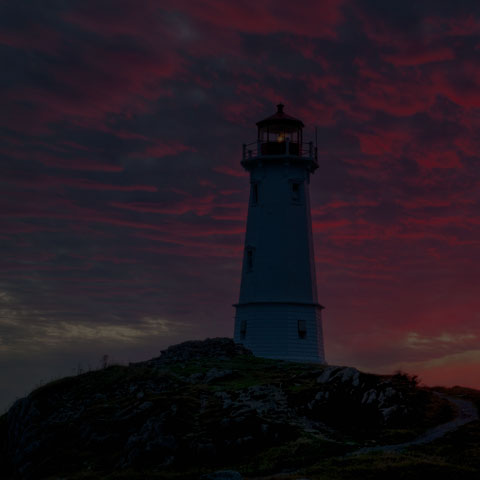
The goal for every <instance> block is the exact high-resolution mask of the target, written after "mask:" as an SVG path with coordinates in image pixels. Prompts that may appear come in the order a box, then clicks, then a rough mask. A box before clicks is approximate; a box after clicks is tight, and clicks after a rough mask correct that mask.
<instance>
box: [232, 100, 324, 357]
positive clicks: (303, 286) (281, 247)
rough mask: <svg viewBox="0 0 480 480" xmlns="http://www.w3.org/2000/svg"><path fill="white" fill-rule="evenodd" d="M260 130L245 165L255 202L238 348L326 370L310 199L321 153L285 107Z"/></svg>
mask: <svg viewBox="0 0 480 480" xmlns="http://www.w3.org/2000/svg"><path fill="white" fill-rule="evenodd" d="M257 127H258V135H257V140H256V141H255V142H253V143H250V144H247V145H245V144H244V145H243V158H242V162H241V164H242V166H243V168H245V170H247V171H248V172H249V174H250V197H249V203H248V218H247V229H246V234H245V248H244V254H243V265H242V278H241V286H240V298H239V301H238V303H237V304H236V305H234V306H235V308H236V314H235V331H234V340H235V342H236V343H241V344H243V345H245V346H246V347H247V348H249V349H250V350H252V352H253V353H254V355H256V356H259V357H265V358H274V359H282V360H290V361H297V362H316V363H324V362H325V355H324V347H323V331H322V309H323V307H322V305H320V304H319V303H318V298H317V285H316V276H315V259H314V252H313V236H312V219H311V213H310V195H309V185H310V176H311V175H312V174H313V173H314V172H315V170H316V169H317V168H318V164H317V151H316V148H314V146H313V143H312V142H310V143H303V128H304V124H303V122H302V121H301V120H298V119H296V118H294V117H291V116H290V115H287V114H286V113H285V112H284V105H282V104H279V105H277V112H276V113H275V114H274V115H272V116H270V117H268V118H266V119H264V120H261V121H259V122H257Z"/></svg>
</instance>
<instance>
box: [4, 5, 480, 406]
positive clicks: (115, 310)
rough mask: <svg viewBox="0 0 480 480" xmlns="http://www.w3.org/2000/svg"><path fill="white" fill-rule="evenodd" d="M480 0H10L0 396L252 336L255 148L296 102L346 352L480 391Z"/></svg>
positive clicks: (358, 363) (324, 281)
mask: <svg viewBox="0 0 480 480" xmlns="http://www.w3.org/2000/svg"><path fill="white" fill-rule="evenodd" d="M479 55H480V5H479V3H478V2H477V1H463V2H452V1H450V0H448V1H447V0H424V1H405V0H403V1H397V0H389V1H388V2H385V1H373V0H350V1H343V0H325V1H322V2H319V1H314V0H309V1H302V2H291V1H285V0H275V1H273V0H257V1H255V2H253V1H251V2H247V1H242V0H236V1H225V0H203V1H200V0H199V1H191V0H176V1H175V2H173V1H172V2H170V1H158V0H157V1H153V0H143V1H141V2H138V1H133V0H115V1H113V0H102V1H98V0H95V1H93V0H43V1H42V2H38V1H34V0H21V1H17V2H11V1H6V0H3V1H0V59H1V65H2V67H1V73H0V105H1V108H0V132H1V133H0V138H1V141H0V189H1V193H0V410H2V409H3V410H4V409H5V408H7V407H8V406H9V405H10V404H11V403H12V402H13V401H14V400H15V398H18V397H21V396H23V395H25V394H27V393H28V392H29V391H30V390H31V389H32V388H34V387H35V386H38V385H41V384H42V383H45V382H47V381H49V380H52V379H54V378H58V377H61V376H64V375H72V374H75V373H78V372H79V371H84V370H88V369H95V368H98V367H99V365H100V363H101V358H102V356H103V355H109V361H110V362H119V363H126V362H129V361H139V360H145V359H148V358H151V357H154V356H157V355H158V354H159V352H160V350H162V349H164V348H166V347H167V346H168V345H171V344H175V343H178V342H181V341H184V340H189V339H203V338H206V337H215V336H230V337H231V336H232V335H233V318H234V308H233V307H232V304H234V303H236V302H237V300H238V294H239V287H240V273H241V262H242V254H243V242H244V235H245V222H246V214H247V203H248V190H249V179H248V175H247V174H246V172H245V171H244V170H243V169H242V167H241V165H240V160H241V154H242V144H243V143H250V142H252V141H254V140H255V138H256V126H255V122H257V121H258V120H260V119H263V118H265V117H267V116H269V115H271V114H273V113H274V112H275V105H276V104H277V103H279V102H282V103H284V104H285V111H286V113H288V114H290V115H293V116H295V117H297V118H300V119H301V120H302V121H303V122H304V123H305V125H306V127H305V131H304V139H306V140H308V139H309V138H310V139H313V137H314V129H315V127H317V131H318V152H319V168H318V170H317V171H316V173H315V175H314V176H313V177H312V181H311V191H310V194H311V201H312V220H313V230H314V248H315V258H316V269H317V281H318V295H319V302H320V303H321V304H322V305H324V306H325V307H326V309H325V310H324V312H323V313H324V333H325V350H326V356H327V361H328V362H329V363H330V364H339V365H352V366H355V367H357V368H360V369H363V370H366V371H371V372H379V373H393V372H394V371H396V370H403V371H407V372H409V373H411V374H417V375H418V376H419V377H420V379H421V380H422V381H423V382H424V383H426V384H429V385H436V384H441V385H455V384H462V385H464V386H470V387H475V388H480V373H479V372H480V345H479V340H480V294H479V293H480V292H479V274H480V216H479V207H480V155H479V152H480V133H479V132H480V129H479V127H480V62H479Z"/></svg>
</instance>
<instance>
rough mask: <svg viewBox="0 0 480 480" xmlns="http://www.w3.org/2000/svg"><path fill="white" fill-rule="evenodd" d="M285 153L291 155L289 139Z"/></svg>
mask: <svg viewBox="0 0 480 480" xmlns="http://www.w3.org/2000/svg"><path fill="white" fill-rule="evenodd" d="M285 153H286V154H287V155H289V154H290V140H289V139H288V138H287V139H286V140H285Z"/></svg>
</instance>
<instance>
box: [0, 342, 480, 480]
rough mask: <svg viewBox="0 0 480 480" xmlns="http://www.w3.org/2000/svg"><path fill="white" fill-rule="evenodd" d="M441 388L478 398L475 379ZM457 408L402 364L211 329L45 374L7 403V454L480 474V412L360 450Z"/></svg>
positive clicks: (153, 466) (81, 473) (57, 467)
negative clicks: (355, 362) (269, 352)
mask: <svg viewBox="0 0 480 480" xmlns="http://www.w3.org/2000/svg"><path fill="white" fill-rule="evenodd" d="M436 390H437V391H441V390H442V389H436ZM442 393H443V394H448V395H450V396H458V397H461V398H464V399H472V401H474V402H476V404H477V406H480V392H478V391H474V390H469V389H462V388H460V387H457V388H454V389H443V390H442ZM455 415H456V411H455V408H454V406H453V405H452V404H451V402H449V401H448V398H445V397H443V396H440V395H438V394H436V393H434V392H433V391H432V389H429V388H421V387H419V386H418V384H417V380H416V378H415V377H411V376H408V375H406V374H403V373H397V374H395V375H390V376H381V375H373V374H366V373H362V372H359V371H358V370H356V369H354V368H349V367H334V366H321V365H318V364H301V363H291V362H283V361H275V360H267V359H261V358H257V357H254V356H253V355H251V354H250V352H249V351H248V350H246V349H244V348H243V347H241V346H238V345H235V344H234V343H233V341H232V340H230V339H208V340H206V341H204V342H186V343H184V344H180V345H177V346H174V347H170V348H169V349H167V350H166V351H165V352H162V355H161V356H160V357H159V358H157V359H152V360H150V361H147V362H142V363H138V364H131V365H129V366H109V367H106V368H103V369H101V370H97V371H93V372H88V373H84V374H81V375H78V376H74V377H68V378H63V379H61V380H57V381H54V382H51V383H49V384H47V385H45V386H43V387H41V388H38V389H37V390H35V391H33V392H32V393H31V394H30V395H29V396H28V397H26V398H24V399H21V400H18V401H17V402H16V403H15V404H14V405H13V406H12V408H11V409H10V410H9V411H8V412H7V413H6V414H5V415H3V416H2V417H0V463H1V465H2V478H4V479H9V478H12V479H14V478H15V479H16V478H21V479H42V478H46V479H54V478H55V479H58V478H63V479H105V480H106V479H150V478H151V479H161V478H168V479H180V478H182V479H183V478H185V479H189V478H192V479H194V478H195V479H197V478H199V477H200V476H202V475H205V474H208V473H209V472H214V471H218V470H235V471H238V472H240V474H241V475H242V476H243V477H244V478H269V477H270V476H272V475H276V476H275V478H277V479H298V478H309V479H312V480H313V479H358V478H362V479H370V478H371V479H374V478H375V479H376V478H382V479H385V478H389V479H396V478H409V479H416V478H418V479H420V478H422V479H423V477H425V476H426V475H429V474H441V475H442V476H445V474H447V475H448V476H449V477H451V478H456V479H464V478H465V479H466V478H476V477H477V476H478V474H479V473H480V422H478V421H476V422H471V423H468V424H467V425H464V426H462V427H461V428H459V429H458V430H456V431H454V432H451V433H449V434H447V435H446V436H444V437H442V438H440V439H438V440H435V441H434V442H432V443H428V444H425V445H416V446H411V447H409V448H405V449H404V450H402V451H399V452H396V453H394V452H390V453H385V452H379V453H368V454H363V455H361V454H355V452H357V451H358V450H359V449H360V448H362V447H365V446H372V445H388V444H398V443H404V442H408V441H409V440H413V439H415V438H416V437H418V436H419V435H421V434H422V433H423V432H425V431H426V430H428V429H430V428H432V427H434V426H436V425H438V424H442V423H445V422H447V421H449V420H451V419H452V418H453V417H454V416H455ZM357 453H358V452H357ZM279 474H280V476H278V475H279Z"/></svg>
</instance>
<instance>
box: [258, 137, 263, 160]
mask: <svg viewBox="0 0 480 480" xmlns="http://www.w3.org/2000/svg"><path fill="white" fill-rule="evenodd" d="M261 149H262V147H261V146H260V140H257V157H259V156H260V153H261Z"/></svg>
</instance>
